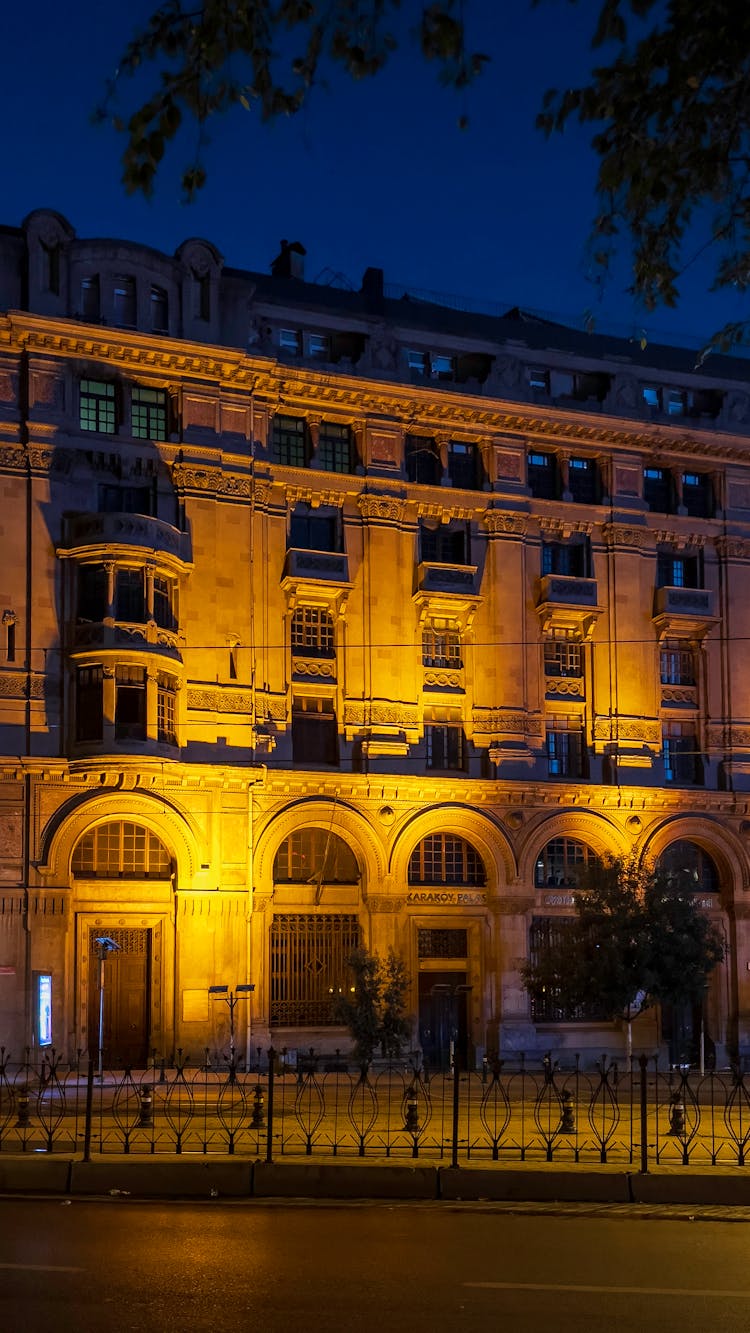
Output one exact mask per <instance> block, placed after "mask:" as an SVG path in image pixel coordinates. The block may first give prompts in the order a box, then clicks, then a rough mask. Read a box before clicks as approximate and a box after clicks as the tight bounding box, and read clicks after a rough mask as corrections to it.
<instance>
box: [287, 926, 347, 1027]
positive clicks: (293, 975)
mask: <svg viewBox="0 0 750 1333" xmlns="http://www.w3.org/2000/svg"><path fill="white" fill-rule="evenodd" d="M360 944H361V935H360V929H359V922H358V920H357V917H356V916H355V915H354V913H351V914H344V913H325V914H321V915H315V916H314V915H313V914H312V913H310V914H307V913H302V912H298V913H288V912H285V913H280V914H277V915H275V916H274V919H273V922H272V923H271V931H270V945H271V995H270V1001H271V1003H270V1020H271V1026H272V1027H325V1026H331V1025H333V1024H335V1023H336V1021H337V1020H336V1018H335V1015H334V1011H333V1003H332V1001H333V997H334V996H335V995H338V994H340V993H341V991H343V990H348V989H349V986H350V985H351V975H350V972H349V968H348V966H347V961H346V960H347V959H348V958H349V957H350V955H351V954H352V953H353V952H354V950H355V949H358V948H359V947H360Z"/></svg>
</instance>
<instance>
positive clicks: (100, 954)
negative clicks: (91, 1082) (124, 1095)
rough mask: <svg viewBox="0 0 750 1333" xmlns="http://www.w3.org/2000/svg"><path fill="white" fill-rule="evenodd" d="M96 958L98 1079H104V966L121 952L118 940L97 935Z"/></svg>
mask: <svg viewBox="0 0 750 1333" xmlns="http://www.w3.org/2000/svg"><path fill="white" fill-rule="evenodd" d="M94 944H95V945H96V956H97V958H98V959H99V1054H98V1060H97V1078H99V1079H100V1080H101V1079H103V1078H104V1073H103V1066H102V1059H103V1048H104V964H105V962H106V961H107V958H108V957H109V955H110V954H111V953H115V951H116V950H119V948H120V946H119V944H118V943H117V941H116V940H113V939H111V938H110V936H109V935H97V937H96V939H95V940H94Z"/></svg>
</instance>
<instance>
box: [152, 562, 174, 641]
mask: <svg viewBox="0 0 750 1333" xmlns="http://www.w3.org/2000/svg"><path fill="white" fill-rule="evenodd" d="M174 593H175V585H174V582H173V581H172V579H167V578H164V576H163V575H162V574H154V620H155V621H156V624H157V625H158V626H159V628H160V629H169V630H175V629H177V617H176V616H175V613H174Z"/></svg>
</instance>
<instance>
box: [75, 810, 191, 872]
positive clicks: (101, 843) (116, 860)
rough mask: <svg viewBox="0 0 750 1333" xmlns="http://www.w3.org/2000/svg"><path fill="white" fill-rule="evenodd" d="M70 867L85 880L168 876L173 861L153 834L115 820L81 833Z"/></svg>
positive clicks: (139, 827)
mask: <svg viewBox="0 0 750 1333" xmlns="http://www.w3.org/2000/svg"><path fill="white" fill-rule="evenodd" d="M72 870H73V874H74V875H77V876H82V877H85V878H86V879H122V878H132V879H148V878H149V877H153V878H159V879H168V878H169V876H170V874H171V872H172V862H171V859H170V856H169V852H168V851H167V849H166V847H165V846H164V845H163V843H161V842H160V841H159V839H158V838H157V836H156V834H155V833H151V831H150V830H149V829H145V828H141V826H140V825H139V824H131V823H129V822H127V821H125V820H116V821H113V822H112V823H109V824H99V825H98V827H97V828H94V829H90V830H89V832H88V833H84V835H83V837H82V838H81V841H80V842H79V843H78V846H77V847H76V849H75V851H74V853H73V862H72Z"/></svg>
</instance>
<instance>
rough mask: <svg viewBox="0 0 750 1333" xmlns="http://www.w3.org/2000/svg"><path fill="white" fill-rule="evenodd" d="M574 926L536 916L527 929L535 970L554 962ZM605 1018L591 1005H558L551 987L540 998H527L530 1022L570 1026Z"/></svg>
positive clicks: (557, 918) (569, 920)
mask: <svg viewBox="0 0 750 1333" xmlns="http://www.w3.org/2000/svg"><path fill="white" fill-rule="evenodd" d="M574 925H575V918H574V917H565V916H536V917H534V919H533V920H532V922H531V926H530V929H529V960H530V962H531V964H532V966H534V967H539V966H540V965H541V964H543V963H544V962H545V961H547V960H550V961H551V960H554V958H555V955H557V954H559V953H560V952H561V951H562V950H563V949H564V946H565V936H566V933H567V932H568V931H570V930H571V929H572V927H573V926H574ZM604 1017H605V1015H604V1014H603V1013H602V1011H601V1010H600V1009H599V1008H597V1006H596V1005H595V1004H586V1005H578V1006H576V1007H572V1006H565V1005H562V1004H561V1003H560V995H559V991H556V990H555V988H554V987H551V988H550V989H549V990H548V991H547V992H546V993H545V994H544V995H535V996H532V997H531V1019H532V1022H534V1023H571V1022H582V1021H583V1022H585V1021H587V1020H588V1021H589V1022H592V1021H595V1020H596V1019H601V1018H604Z"/></svg>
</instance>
